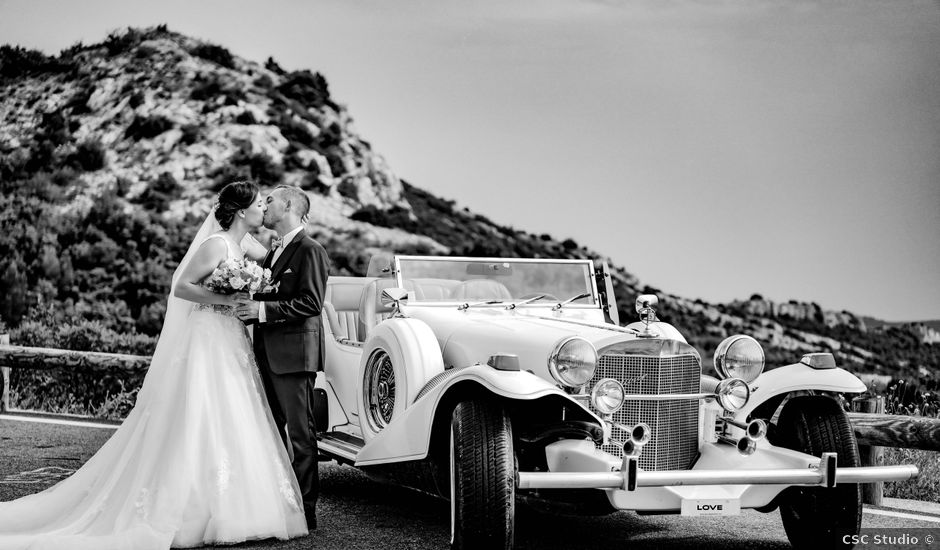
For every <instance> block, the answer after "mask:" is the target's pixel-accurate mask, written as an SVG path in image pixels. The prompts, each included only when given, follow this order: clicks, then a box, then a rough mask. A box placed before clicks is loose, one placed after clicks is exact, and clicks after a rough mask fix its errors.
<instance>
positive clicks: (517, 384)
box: [356, 365, 603, 466]
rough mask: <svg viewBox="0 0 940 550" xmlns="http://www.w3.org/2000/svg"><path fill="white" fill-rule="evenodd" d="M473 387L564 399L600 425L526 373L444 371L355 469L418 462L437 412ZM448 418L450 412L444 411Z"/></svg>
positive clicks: (519, 397) (481, 368)
mask: <svg viewBox="0 0 940 550" xmlns="http://www.w3.org/2000/svg"><path fill="white" fill-rule="evenodd" d="M467 385H473V386H474V389H478V390H481V391H483V392H488V393H490V394H492V395H494V396H498V397H500V398H504V399H510V400H514V401H526V402H534V401H538V400H542V399H563V400H564V403H565V405H567V406H570V407H572V408H574V407H576V408H577V409H579V412H583V414H584V415H585V418H586V419H589V420H593V421H594V422H597V424H598V425H600V426H603V422H602V421H601V419H600V418H598V417H597V416H596V415H595V414H594V413H592V412H591V411H590V410H588V409H587V408H585V407H584V406H583V405H581V404H580V403H578V402H577V401H575V400H573V399H571V397H570V396H568V394H566V393H565V392H563V391H561V390H560V389H558V388H557V387H556V386H554V385H552V384H551V383H549V382H547V381H546V380H544V379H542V378H539V377H538V376H535V375H534V374H532V373H530V372H527V371H501V370H496V369H494V368H492V367H489V366H486V365H471V366H469V367H465V368H462V369H452V370H448V371H444V372H443V373H441V374H439V375H438V376H436V377H434V379H432V380H431V381H430V382H428V384H427V386H426V387H425V388H424V389H423V390H422V391H421V393H420V394H419V396H418V399H417V400H416V401H415V402H414V403H413V404H412V405H411V406H410V407H408V408H407V409H406V410H405V411H404V414H402V415H400V416H399V417H398V418H396V419H394V420H392V422H390V423H389V424H388V426H386V427H385V429H383V430H382V431H381V432H379V433H378V434H376V435H375V436H374V437H373V438H372V440H371V441H369V442H368V443H367V444H366V445H365V446H364V447H363V448H362V450H360V451H359V454H358V455H357V456H356V466H370V465H376V464H387V463H392V462H403V461H408V460H420V459H422V458H424V457H426V456H427V454H428V449H429V448H430V444H431V431H432V428H433V425H434V419H435V417H436V415H437V412H438V408H439V407H440V406H441V403H442V402H445V401H448V400H447V397H448V395H450V394H451V393H453V392H457V391H460V390H462V389H465V388H466V386H467ZM445 412H446V414H448V415H449V414H450V413H449V411H445Z"/></svg>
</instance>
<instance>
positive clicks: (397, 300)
mask: <svg viewBox="0 0 940 550" xmlns="http://www.w3.org/2000/svg"><path fill="white" fill-rule="evenodd" d="M379 300H380V301H381V303H382V307H387V308H391V307H396V308H397V307H398V305H399V304H403V303H405V302H407V301H408V291H407V290H405V289H404V288H386V289H385V290H383V291H382V296H381V298H379Z"/></svg>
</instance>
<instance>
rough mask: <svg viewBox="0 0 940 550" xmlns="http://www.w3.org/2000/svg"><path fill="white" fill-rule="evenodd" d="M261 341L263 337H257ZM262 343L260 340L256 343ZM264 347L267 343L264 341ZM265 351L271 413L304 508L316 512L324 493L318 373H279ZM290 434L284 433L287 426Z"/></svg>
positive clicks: (262, 363)
mask: <svg viewBox="0 0 940 550" xmlns="http://www.w3.org/2000/svg"><path fill="white" fill-rule="evenodd" d="M257 340H261V339H257ZM258 344H259V342H257V341H256V344H255V345H256V346H257V345H258ZM260 344H261V346H262V347H263V346H264V343H263V342H260ZM263 357H264V354H263V353H261V354H259V361H258V362H259V367H260V368H259V370H260V372H261V381H262V383H263V384H264V391H265V394H266V395H267V397H268V403H269V404H270V405H271V414H272V416H273V417H274V423H275V424H276V425H277V428H278V431H279V432H280V434H281V438H282V439H283V440H284V445H285V446H286V447H287V449H288V452H289V453H290V454H291V466H292V467H293V469H294V475H296V476H297V483H298V484H299V485H300V494H301V497H302V499H303V504H304V511H305V512H310V513H313V511H314V510H315V508H316V504H317V497H318V496H319V493H320V476H319V471H318V466H319V463H318V460H317V458H318V456H319V449H318V448H317V427H316V423H315V421H314V416H313V399H314V387H313V386H314V382H316V379H317V373H316V372H296V373H287V374H276V373H273V372H271V369H270V368H269V367H268V365H267V361H265V360H264V359H263ZM285 426H286V427H287V433H286V434H285V433H284V427H285Z"/></svg>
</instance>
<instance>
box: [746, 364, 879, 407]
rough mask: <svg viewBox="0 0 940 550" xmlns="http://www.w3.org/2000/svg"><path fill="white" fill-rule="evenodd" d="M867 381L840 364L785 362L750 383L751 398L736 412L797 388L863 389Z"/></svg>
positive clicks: (799, 389)
mask: <svg viewBox="0 0 940 550" xmlns="http://www.w3.org/2000/svg"><path fill="white" fill-rule="evenodd" d="M866 389H867V388H866V387H865V383H864V382H862V381H861V380H859V379H858V377H857V376H855V375H854V374H852V373H850V372H849V371H847V370H845V369H841V368H834V369H814V368H812V367H810V366H807V365H804V364H802V363H794V364H792V365H785V366H783V367H778V368H776V369H773V370H770V371H767V372H765V373H763V374H761V375H760V376H758V377H757V380H755V381H754V382H753V383H752V384H751V399H750V400H748V402H747V405H745V406H744V408H742V409H741V410H740V411H738V413H737V414H735V416H738V417H747V416H748V415H749V414H751V412H752V411H754V409H756V408H757V407H759V406H760V405H761V404H763V403H765V402H767V401H768V400H770V399H771V398H773V397H774V396H777V395H781V394H787V393H790V392H795V391H808V390H815V391H823V392H836V393H862V392H864V391H865V390H866Z"/></svg>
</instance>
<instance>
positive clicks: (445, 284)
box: [409, 279, 460, 302]
mask: <svg viewBox="0 0 940 550" xmlns="http://www.w3.org/2000/svg"><path fill="white" fill-rule="evenodd" d="M412 282H413V284H414V291H415V300H419V301H423V302H441V301H444V300H449V299H450V293H451V291H452V290H453V289H454V287H455V286H457V285H459V284H460V281H455V280H453V279H412ZM409 290H410V289H409Z"/></svg>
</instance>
